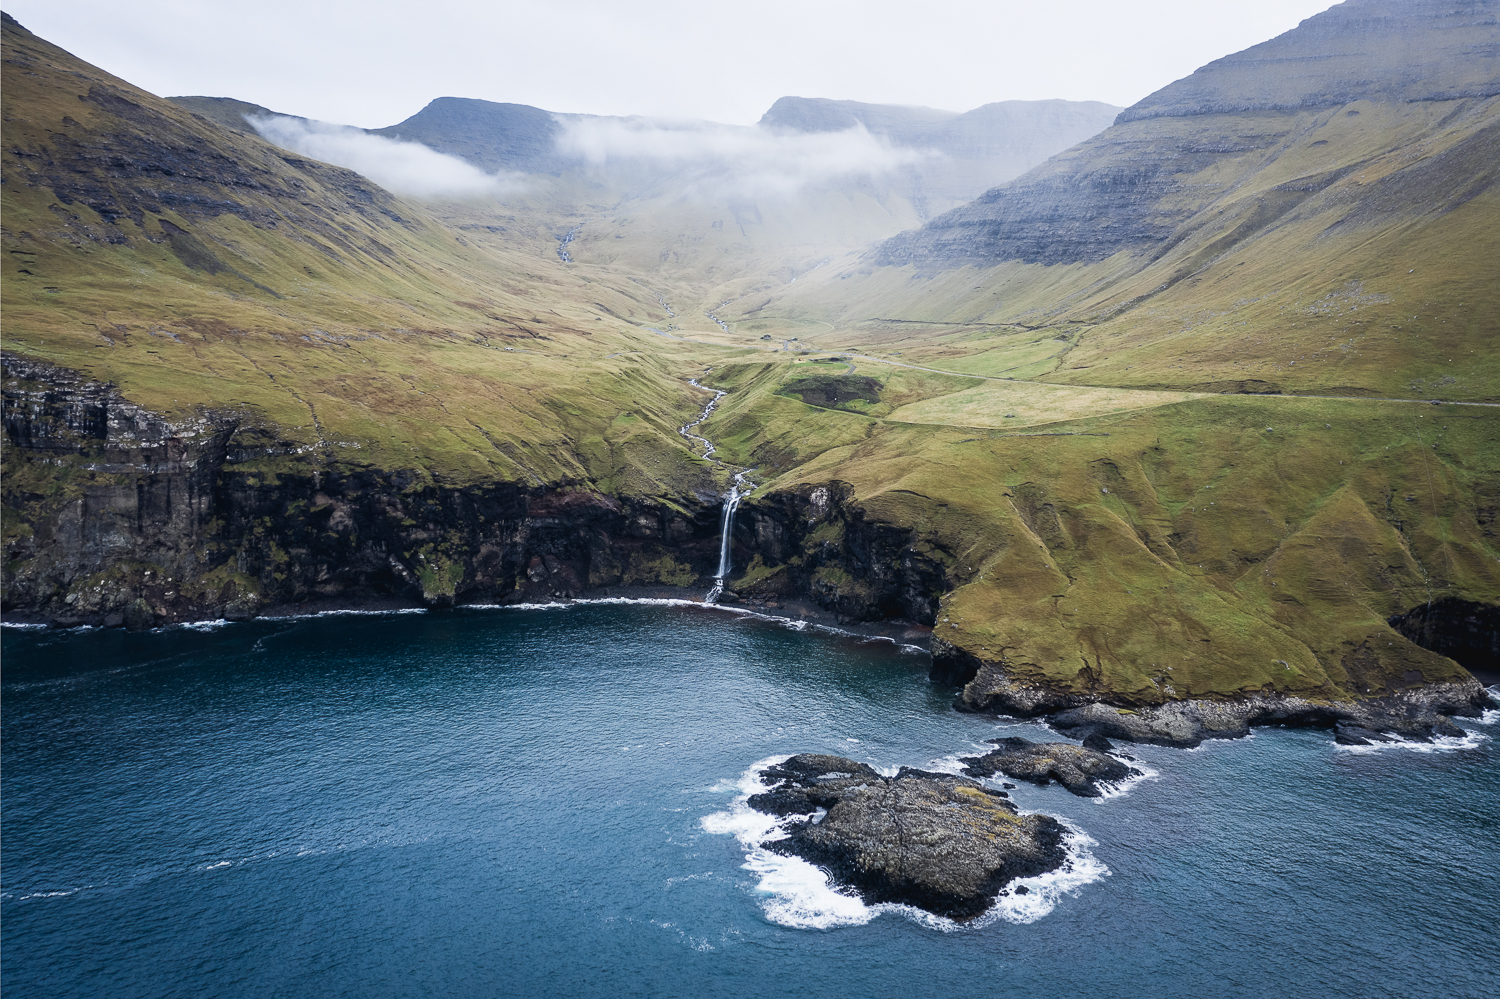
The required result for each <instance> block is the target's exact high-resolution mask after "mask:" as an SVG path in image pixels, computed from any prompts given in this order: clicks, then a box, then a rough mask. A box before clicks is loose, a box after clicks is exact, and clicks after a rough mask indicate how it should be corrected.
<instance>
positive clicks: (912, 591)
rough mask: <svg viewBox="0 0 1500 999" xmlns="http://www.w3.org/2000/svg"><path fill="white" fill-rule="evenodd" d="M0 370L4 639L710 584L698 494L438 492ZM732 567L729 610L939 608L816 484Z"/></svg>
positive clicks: (740, 539) (908, 555)
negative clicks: (46, 627) (749, 605)
mask: <svg viewBox="0 0 1500 999" xmlns="http://www.w3.org/2000/svg"><path fill="white" fill-rule="evenodd" d="M0 360H3V394H4V426H5V449H4V458H5V469H4V472H5V474H4V490H3V499H4V508H3V515H4V516H3V522H4V577H3V582H4V592H3V601H4V602H3V608H4V611H5V613H6V615H7V617H9V618H11V619H12V620H36V621H47V622H52V623H56V624H62V625H76V624H93V625H121V624H128V625H130V626H132V627H146V626H150V625H152V624H161V623H169V622H174V621H191V620H199V619H205V618H218V617H226V616H227V617H229V618H232V619H233V618H245V617H252V616H255V615H256V614H258V613H261V612H263V611H265V610H267V609H275V610H277V611H280V612H287V611H296V610H298V609H302V610H316V609H321V608H329V607H379V606H402V605H405V606H420V605H427V606H436V607H441V606H449V605H452V604H455V603H459V604H461V603H513V602H518V601H524V600H553V599H559V598H564V599H565V598H572V597H580V596H587V595H602V594H608V593H615V592H622V591H627V590H631V591H637V592H639V591H643V590H648V591H650V590H654V591H657V592H671V593H672V594H673V595H681V594H683V593H686V594H696V593H701V592H704V591H706V590H707V588H708V585H709V582H710V577H711V575H712V573H713V571H714V569H715V567H716V565H717V560H718V553H719V515H720V505H721V499H720V497H719V496H718V495H717V493H715V492H714V491H712V490H711V489H708V488H705V489H703V490H700V491H696V492H692V493H689V494H687V495H680V496H657V497H654V496H628V495H611V494H607V493H604V492H600V491H599V490H597V489H595V488H593V487H592V486H591V485H590V484H589V483H586V482H563V483H554V484H550V485H545V486H533V485H526V484H522V483H516V482H504V481H495V482H487V483H480V484H472V483H471V484H465V485H454V484H445V483H443V482H441V481H436V480H434V479H433V478H432V477H431V476H430V475H427V474H425V473H424V472H422V471H421V470H402V469H379V468H372V467H362V466H358V465H355V464H351V463H350V462H349V461H348V460H346V459H345V458H344V457H343V456H341V455H336V454H330V453H327V452H325V451H323V450H320V449H318V448H316V447H309V446H308V445H305V444H296V443H294V442H289V441H286V440H283V439H281V437H279V436H278V434H277V432H276V430H275V428H274V427H271V426H268V425H266V424H265V423H264V422H263V421H260V420H258V419H256V418H255V417H254V416H253V415H251V414H249V413H244V412H236V411H229V410H225V411H214V412H202V413H199V414H198V415H197V416H195V417H193V418H192V419H188V420H179V421H175V422H174V421H172V420H168V419H167V418H165V417H163V416H162V415H160V414H158V413H154V412H152V411H150V410H148V409H146V408H144V407H141V406H139V405H137V404H135V403H133V402H131V401H130V400H128V399H126V398H124V397H122V396H121V394H120V393H119V392H118V391H117V390H116V389H115V388H114V387H113V386H111V385H108V384H103V383H99V382H95V381H90V380H88V379H87V378H85V377H83V376H82V375H80V374H79V373H77V372H74V371H70V370H68V369H66V368H60V367H57V366H54V365H51V364H47V363H44V362H38V361H34V360H28V359H25V358H20V357H16V356H13V355H10V354H5V355H3V357H0ZM706 485H707V483H705V486H706ZM733 552H734V558H735V562H736V565H737V566H738V567H740V568H739V570H738V571H736V573H735V574H734V575H733V576H732V577H731V585H739V586H740V588H741V589H742V590H743V591H744V593H743V596H744V597H745V598H748V599H752V600H755V599H759V600H769V601H773V602H774V601H778V600H797V601H803V602H805V603H807V604H809V605H811V606H812V607H813V609H815V610H816V609H818V608H821V609H822V610H824V611H826V612H827V613H829V614H830V615H837V616H839V617H841V618H843V619H845V620H850V621H869V620H877V619H881V618H887V617H897V618H906V619H910V620H912V621H916V622H922V623H930V622H931V621H932V619H933V616H934V614H935V613H936V607H937V601H938V599H939V597H940V596H941V595H942V593H943V592H944V591H945V590H946V588H947V587H946V584H945V582H944V575H943V569H942V565H943V557H942V554H941V553H940V552H934V551H933V550H931V549H930V548H928V547H924V546H923V545H922V544H921V542H920V541H919V539H916V538H914V537H912V536H911V535H910V533H909V532H905V531H902V530H899V529H896V528H892V527H890V526H888V525H882V524H878V523H871V522H867V521H866V520H865V518H864V516H863V512H862V511H861V510H860V509H859V508H858V506H857V505H856V504H854V503H853V502H852V500H851V498H850V490H849V489H848V488H847V487H846V486H842V485H840V484H838V483H830V484H828V485H823V486H806V487H802V488H800V489H797V490H792V491H789V492H785V493H775V494H772V495H771V496H769V497H767V498H766V499H764V500H760V501H757V502H753V503H749V504H746V505H745V506H744V507H743V508H742V510H741V513H740V516H739V517H738V518H737V520H736V524H735V534H734V545H733ZM746 566H749V567H750V574H749V575H747V574H746V573H745V572H744V571H743V570H744V568H745V567H746ZM737 580H739V581H742V582H736V581H737Z"/></svg>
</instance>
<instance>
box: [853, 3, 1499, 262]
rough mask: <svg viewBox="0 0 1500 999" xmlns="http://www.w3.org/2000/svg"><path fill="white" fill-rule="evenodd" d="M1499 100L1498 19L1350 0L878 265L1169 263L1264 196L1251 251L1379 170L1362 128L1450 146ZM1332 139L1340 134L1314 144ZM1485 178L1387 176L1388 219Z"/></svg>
mask: <svg viewBox="0 0 1500 999" xmlns="http://www.w3.org/2000/svg"><path fill="white" fill-rule="evenodd" d="M1496 94H1500V18H1497V14H1496V9H1495V6H1494V5H1493V4H1491V3H1484V2H1481V0H1470V2H1465V3H1456V4H1455V3H1446V2H1442V0H1415V2H1405V0H1402V2H1397V0H1348V2H1347V3H1343V4H1339V5H1338V6H1335V7H1333V8H1330V9H1329V10H1327V11H1325V12H1324V13H1322V14H1319V15H1317V16H1316V17H1313V18H1309V19H1308V20H1307V21H1304V22H1303V23H1302V24H1301V25H1299V26H1298V27H1297V28H1295V29H1293V30H1292V31H1289V32H1287V33H1285V34H1283V35H1280V36H1278V37H1277V38H1274V39H1271V40H1270V41H1267V42H1264V43H1262V44H1260V45H1257V46H1254V47H1253V48H1250V49H1247V50H1245V51H1244V52H1241V53H1238V54H1236V55H1232V56H1228V57H1226V58H1224V59H1220V60H1217V61H1215V62H1212V63H1209V64H1208V65H1207V66H1204V67H1203V68H1201V69H1199V70H1198V71H1197V72H1195V73H1193V74H1192V75H1191V76H1189V77H1187V78H1185V79H1183V80H1179V81H1177V82H1176V83H1173V84H1171V85H1170V86H1168V87H1165V88H1163V89H1162V90H1159V91H1157V92H1156V93H1154V94H1152V95H1151V96H1149V97H1147V98H1146V99H1145V100H1143V101H1141V102H1140V103H1138V104H1136V105H1135V106H1133V107H1130V108H1127V109H1125V110H1124V111H1123V112H1121V113H1120V115H1119V117H1118V118H1117V119H1116V120H1115V124H1114V126H1113V127H1111V128H1109V129H1107V130H1105V131H1104V132H1102V133H1100V134H1099V135H1096V136H1094V137H1093V138H1091V139H1088V140H1087V141H1085V142H1082V143H1080V144H1079V145H1078V146H1076V147H1074V148H1072V149H1069V150H1068V151H1066V152H1064V153H1061V154H1059V155H1058V156H1056V157H1054V158H1053V159H1052V160H1050V161H1048V162H1047V163H1046V164H1044V165H1042V166H1041V167H1038V168H1037V169H1036V170H1033V171H1031V172H1030V173H1028V174H1026V175H1024V176H1022V177H1020V178H1018V179H1017V180H1015V181H1013V182H1011V183H1010V184H1007V185H1005V186H1004V187H1000V188H997V189H995V190H992V191H989V192H987V193H986V194H984V195H983V196H981V197H980V198H978V199H977V200H976V201H974V202H973V203H971V204H969V205H965V206H962V207H960V208H956V209H954V210H953V211H951V212H948V213H947V214H945V215H942V216H939V217H938V218H935V219H933V220H932V221H931V222H930V223H928V224H927V225H926V226H924V227H923V228H922V229H919V230H914V231H911V232H906V233H902V234H900V235H899V236H895V237H893V238H892V239H890V240H888V241H886V242H885V243H884V244H882V245H881V247H880V248H879V249H878V250H877V251H876V253H875V260H876V261H877V262H878V263H880V264H888V265H900V264H906V263H915V264H917V265H919V266H922V267H955V266H961V265H963V264H990V263H998V262H1000V261H1005V260H1021V261H1024V262H1026V263H1041V264H1060V263H1077V262H1094V261H1099V260H1103V259H1104V258H1106V257H1109V256H1111V255H1113V254H1115V253H1117V252H1119V251H1121V250H1128V251H1131V252H1132V253H1143V254H1145V255H1146V256H1147V257H1148V258H1149V259H1155V257H1157V256H1159V255H1160V254H1161V253H1164V252H1166V251H1167V250H1169V249H1170V248H1171V247H1172V246H1173V245H1175V244H1177V243H1180V242H1182V240H1183V239H1184V237H1185V235H1187V233H1186V231H1185V230H1186V229H1187V228H1191V227H1194V226H1196V227H1207V226H1210V225H1212V226H1221V225H1222V224H1223V222H1224V217H1223V215H1220V214H1217V213H1215V214H1212V215H1210V214H1208V213H1209V211H1210V209H1211V208H1212V207H1213V206H1214V205H1215V203H1216V202H1217V201H1218V199H1221V198H1225V197H1228V196H1232V195H1235V194H1236V193H1237V192H1239V193H1243V192H1244V191H1245V190H1247V189H1249V190H1256V189H1262V190H1259V191H1257V193H1258V195H1259V196H1258V198H1257V203H1256V206H1255V210H1254V211H1252V212H1250V214H1249V215H1248V216H1244V217H1243V218H1242V219H1239V220H1238V221H1239V225H1238V228H1237V234H1236V239H1237V240H1243V239H1244V238H1247V237H1248V236H1251V235H1253V234H1255V233H1257V232H1259V231H1261V230H1264V229H1265V228H1266V227H1268V226H1269V225H1271V224H1272V223H1274V222H1275V221H1276V220H1277V219H1279V218H1281V217H1283V216H1285V215H1287V214H1288V213H1289V212H1291V211H1292V210H1293V209H1295V208H1297V207H1298V206H1299V205H1301V204H1302V203H1303V202H1304V201H1306V200H1307V199H1308V198H1309V197H1311V196H1312V195H1314V194H1317V193H1318V192H1320V191H1323V190H1324V189H1326V188H1328V187H1329V186H1330V185H1332V184H1334V183H1335V182H1336V181H1338V180H1340V179H1341V178H1343V177H1344V176H1346V175H1347V174H1348V173H1349V172H1350V171H1351V170H1353V169H1354V168H1355V166H1356V165H1358V164H1359V163H1361V162H1363V161H1365V160H1367V159H1369V158H1370V156H1371V153H1372V152H1373V151H1374V150H1372V149H1371V148H1369V142H1368V140H1362V139H1361V138H1359V137H1356V136H1354V135H1352V134H1347V133H1352V132H1354V131H1355V130H1354V128H1353V123H1351V122H1349V121H1347V119H1348V118H1356V117H1358V116H1360V115H1361V114H1362V113H1365V114H1368V113H1369V112H1370V111H1371V110H1372V106H1373V105H1391V104H1395V105H1401V106H1406V107H1408V108H1409V110H1407V111H1400V110H1398V111H1397V112H1396V113H1397V115H1398V116H1400V115H1402V114H1404V115H1405V116H1406V117H1405V118H1404V119H1403V120H1402V121H1401V123H1400V124H1399V125H1397V126H1396V128H1395V129H1392V123H1391V122H1388V121H1387V122H1384V124H1383V125H1382V126H1381V127H1382V128H1385V129H1387V130H1391V131H1392V135H1393V137H1396V132H1397V131H1403V132H1410V133H1420V132H1423V131H1432V130H1436V129H1438V128H1439V127H1441V125H1442V124H1444V123H1445V122H1446V121H1447V120H1448V119H1449V118H1451V117H1453V116H1455V115H1457V114H1460V113H1462V112H1465V111H1469V110H1472V109H1473V107H1474V105H1475V104H1477V103H1478V102H1482V101H1484V100H1487V99H1489V98H1492V97H1494V96H1495V95H1496ZM1361 102H1365V103H1363V104H1362V106H1360V107H1355V106H1351V105H1357V104H1361ZM1449 102H1453V103H1452V104H1450V103H1449ZM1465 102H1468V103H1465ZM1383 116H1384V117H1385V118H1389V117H1390V109H1389V108H1386V109H1384V115H1383ZM1323 129H1327V134H1319V135H1313V134H1312V133H1313V132H1317V131H1320V130H1323ZM1419 137H1420V136H1418V135H1416V134H1412V135H1400V136H1399V139H1400V140H1404V141H1406V142H1412V141H1414V140H1415V139H1417V138H1419ZM1351 139H1352V140H1353V141H1351ZM1494 142H1495V139H1494V136H1493V135H1492V134H1490V132H1489V131H1481V132H1480V133H1479V134H1478V135H1476V136H1475V138H1474V139H1473V140H1472V142H1471V143H1470V145H1472V146H1473V150H1472V155H1473V156H1476V157H1478V158H1480V159H1483V158H1485V157H1488V156H1492V155H1493V149H1494ZM1310 146H1319V147H1323V148H1321V149H1320V150H1319V151H1318V152H1319V156H1318V159H1321V160H1327V161H1329V162H1327V163H1326V164H1324V165H1323V166H1322V168H1321V169H1317V170H1313V171H1311V172H1309V171H1308V164H1306V163H1303V162H1301V160H1300V159H1299V157H1298V156H1297V154H1299V153H1301V152H1302V151H1303V150H1304V149H1305V148H1307V147H1310ZM1282 161H1284V163H1283V162H1282ZM1477 169H1478V173H1479V174H1480V175H1481V176H1484V177H1486V178H1487V179H1485V180H1484V182H1483V183H1482V184H1481V186H1480V188H1479V189H1475V188H1474V187H1473V185H1472V184H1465V185H1460V187H1461V189H1453V190H1449V189H1447V188H1446V187H1445V186H1444V185H1443V184H1442V183H1437V184H1435V185H1434V184H1433V183H1430V182H1429V183H1426V184H1420V183H1419V184H1417V186H1418V187H1420V188H1421V190H1420V191H1417V190H1415V189H1414V188H1413V186H1412V183H1411V182H1412V178H1410V177H1401V178H1399V179H1398V177H1397V175H1392V176H1391V177H1384V176H1382V178H1381V179H1380V180H1379V181H1377V182H1376V185H1374V186H1375V187H1376V191H1374V192H1371V193H1372V194H1375V195H1376V196H1375V197H1373V198H1371V199H1370V200H1371V201H1372V202H1379V205H1378V208H1377V214H1379V215H1382V216H1391V215H1400V214H1402V213H1403V212H1411V211H1419V212H1423V213H1426V212H1431V211H1434V210H1443V209H1445V208H1447V207H1451V205H1452V204H1456V203H1459V202H1461V201H1462V200H1467V199H1468V198H1472V197H1473V196H1474V195H1475V194H1477V193H1478V190H1482V189H1484V188H1485V187H1488V186H1489V185H1491V184H1493V182H1494V178H1493V171H1487V170H1485V169H1484V168H1483V166H1482V165H1480V166H1478V168H1477ZM1386 172H1387V171H1384V170H1382V171H1381V174H1385V173H1386ZM1466 172H1467V171H1462V170H1453V169H1452V165H1451V164H1450V165H1449V167H1448V173H1450V174H1458V175H1462V174H1463V173H1466ZM1271 177H1275V179H1274V180H1270V182H1269V183H1268V182H1266V181H1267V179H1269V178H1271ZM1218 210H1219V211H1222V210H1223V208H1222V207H1220V208H1219V209H1218ZM1241 214H1243V213H1240V212H1237V213H1236V215H1241ZM1332 221H1334V219H1330V222H1332ZM1227 245H1228V244H1225V245H1220V246H1218V247H1217V251H1218V252H1222V251H1223V250H1224V249H1225V248H1226V246H1227Z"/></svg>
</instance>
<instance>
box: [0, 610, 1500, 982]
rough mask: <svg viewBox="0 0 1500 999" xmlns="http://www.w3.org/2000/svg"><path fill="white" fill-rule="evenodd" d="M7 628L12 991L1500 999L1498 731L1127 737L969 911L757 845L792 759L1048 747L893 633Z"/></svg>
mask: <svg viewBox="0 0 1500 999" xmlns="http://www.w3.org/2000/svg"><path fill="white" fill-rule="evenodd" d="M3 642H4V650H3V651H4V679H3V695H4V700H3V716H0V721H3V733H0V735H3V751H4V759H3V764H4V767H3V793H4V800H3V807H4V812H3V823H4V825H3V834H4V839H3V864H4V867H3V882H4V884H3V893H0V916H3V930H0V933H3V937H0V945H3V948H0V949H3V953H0V956H3V971H0V975H3V978H0V988H3V991H4V994H5V996H6V997H7V999H26V997H42V996H47V997H57V996H90V997H93V996H108V997H114V999H123V997H131V996H151V997H164V996H288V997H292V996H295V997H313V996H316V997H322V996H359V997H382V996H402V997H405V996H463V997H488V996H609V997H615V996H684V997H687V996H693V997H696V996H732V997H735V999H743V997H747V996H780V995H817V996H828V997H843V996H895V997H903V999H904V997H916V996H925V995H942V996H944V997H954V999H960V997H968V996H976V997H977V996H986V997H990V996H996V995H1015V996H1038V997H1070V996H1098V997H1105V999H1108V997H1116V996H1118V997H1135V996H1173V997H1176V996H1182V997H1194V999H1198V997H1221V996H1278V997H1283V996H1319V997H1324V996H1350V997H1371V996H1400V997H1406V996H1442V997H1467V996H1474V997H1479V996H1486V997H1488V996H1495V995H1500V944H1497V924H1496V914H1497V911H1500V906H1497V904H1496V898H1497V890H1496V889H1497V885H1500V774H1497V769H1496V752H1495V743H1493V742H1491V741H1490V740H1489V738H1488V735H1487V734H1486V733H1487V732H1488V731H1489V728H1488V726H1485V725H1480V724H1475V723H1465V724H1466V725H1467V726H1468V727H1469V728H1470V729H1471V730H1472V731H1473V732H1474V735H1473V736H1472V737H1471V738H1469V739H1467V740H1463V741H1462V743H1458V744H1453V745H1450V746H1447V747H1444V748H1442V749H1439V750H1437V751H1429V752H1418V751H1415V750H1412V749H1401V748H1394V749H1383V750H1380V751H1378V752H1350V751H1346V750H1338V749H1335V747H1334V745H1333V742H1332V739H1331V738H1330V737H1329V735H1328V734H1326V733H1322V732H1314V731H1282V730H1263V731H1259V732H1257V733H1256V735H1255V736H1254V737H1253V738H1251V739H1248V740H1243V741H1240V742H1235V743H1218V744H1211V745H1209V746H1207V747H1206V748H1204V749H1202V750H1197V751H1192V752H1183V751H1177V750H1169V749H1160V748H1152V747H1140V748H1130V749H1128V750H1127V751H1128V752H1131V753H1132V754H1133V755H1135V756H1137V757H1138V758H1139V759H1140V760H1141V761H1142V762H1143V763H1144V764H1145V765H1146V766H1147V767H1148V768H1149V769H1150V770H1151V771H1153V772H1154V776H1152V777H1150V778H1148V779H1146V780H1143V781H1140V782H1138V783H1135V784H1134V785H1132V786H1130V787H1128V788H1127V789H1125V791H1124V793H1123V794H1120V795H1117V796H1115V797H1111V798H1107V799H1104V800H1102V801H1097V802H1096V801H1088V800H1085V799H1080V798H1075V797H1073V796H1071V795H1069V794H1068V793H1067V792H1066V791H1064V790H1063V789H1062V788H1060V787H1051V788H1035V787H1031V786H1029V785H1023V786H1022V787H1021V788H1019V789H1018V790H1016V791H1015V792H1013V794H1014V795H1015V796H1016V798H1017V799H1018V800H1019V801H1020V803H1021V804H1022V806H1023V807H1024V808H1028V809H1036V810H1041V811H1046V812H1049V813H1052V814H1054V815H1058V816H1061V817H1063V818H1064V819H1065V820H1067V821H1068V822H1070V823H1072V825H1073V826H1074V827H1075V828H1076V829H1077V830H1079V831H1080V833H1081V835H1080V836H1079V837H1078V838H1077V839H1076V841H1075V858H1074V860H1075V863H1074V872H1073V874H1072V875H1070V876H1068V877H1065V878H1061V879H1054V880H1053V881H1051V882H1049V883H1047V884H1039V885H1038V886H1037V887H1038V890H1037V891H1036V892H1034V893H1033V895H1034V896H1035V898H1032V899H1031V907H1030V908H1027V909H1015V910H1007V911H1005V912H1002V913H999V914H997V915H995V916H993V917H991V918H989V919H987V920H981V921H980V923H979V924H978V925H970V926H967V927H957V926H954V925H953V924H944V923H942V922H941V921H938V920H933V919H930V918H923V917H920V916H918V915H916V914H913V913H911V912H907V911H902V910H899V909H888V910H880V911H871V910H868V909H866V908H865V907H864V906H862V905H860V904H858V903H857V902H855V901H853V900H849V899H847V898H844V897H842V896H838V895H836V894H835V893H832V892H830V891H829V890H828V889H826V888H823V887H820V886H819V884H817V883H814V882H813V881H810V880H809V878H808V871H806V870H802V869H798V868H797V867H795V865H785V866H776V865H774V864H771V863H770V862H769V861H768V860H767V859H766V858H765V857H764V856H763V855H759V854H753V853H752V854H751V855H750V856H749V857H748V858H747V850H748V848H747V846H746V845H745V844H744V843H742V842H741V840H740V839H739V838H737V837H736V835H734V833H735V832H736V831H738V832H739V833H740V834H741V835H748V833H747V832H746V830H747V825H748V822H749V818H750V817H749V816H748V815H747V814H746V813H745V812H744V810H743V807H742V806H739V805H737V804H736V801H737V799H742V797H743V794H744V792H745V790H746V788H747V787H748V784H747V782H746V780H745V775H746V773H747V771H748V770H749V769H750V768H751V767H752V766H753V765H754V764H755V763H756V762H757V761H761V760H764V759H766V758H768V757H773V756H778V755H786V754H789V753H794V752H799V751H820V752H831V753H838V754H842V755H846V756H853V757H856V758H859V759H863V760H867V761H869V762H871V763H872V764H875V765H877V766H880V767H895V766H898V765H901V764H909V765H915V766H924V767H943V766H945V765H950V764H951V761H952V759H953V757H954V756H955V754H959V753H967V752H969V751H970V750H973V749H976V748H978V744H979V743H980V742H981V741H982V740H984V739H986V738H990V737H993V736H995V735H999V734H1019V735H1027V736H1030V737H1032V738H1038V737H1046V736H1047V733H1046V731H1045V730H1044V729H1041V728H1040V727H1038V726H1035V725H1029V724H1021V723H1006V722H997V721H995V720H994V719H985V718H978V717H973V716H965V715H960V714H957V713H955V712H953V711H952V710H950V709H949V701H950V699H951V696H952V691H951V690H948V689H944V688H939V687H934V686H932V685H929V684H928V683H927V682H926V680H925V674H926V668H927V663H926V659H925V657H924V656H921V655H913V654H910V653H904V652H902V651H901V650H898V649H896V648H894V647H893V646H891V645H889V644H884V643H869V642H861V641H857V640H854V639H850V638H847V637H839V636H833V635H827V634H817V633H814V632H812V631H805V632H798V631H794V630H791V629H789V628H787V627H784V626H781V625H777V624H775V623H769V622H765V621H757V620H753V619H746V618H738V617H735V616H732V615H729V614H726V613H722V612H713V611H704V610H693V609H688V608H680V607H660V606H644V607H643V606H618V605H616V606H607V605H606V606H600V605H593V606H577V607H573V608H572V609H567V610H508V611H459V612H452V613H442V614H399V615H388V616H341V617H327V618H318V619H301V620H296V621H258V622H254V623H249V624H236V625H228V626H223V627H219V628H217V629H214V630H199V631H195V630H189V629H178V630H170V631H165V632H157V633H151V634H140V635H129V634H124V633H122V632H118V631H114V632H97V631H95V632H75V633H52V632H25V631H17V630H15V629H6V630H5V633H4V637H3ZM747 863H748V864H749V867H748V868H747V866H746V865H747ZM814 880H816V879H814ZM768 889H774V890H768Z"/></svg>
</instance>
